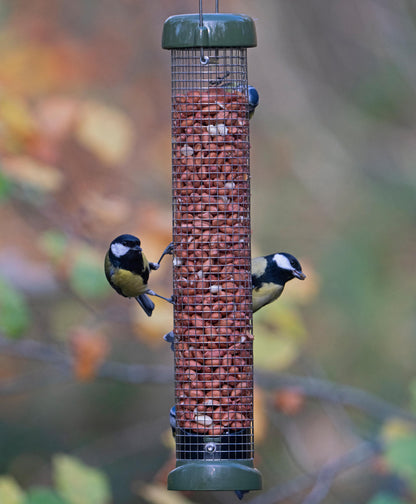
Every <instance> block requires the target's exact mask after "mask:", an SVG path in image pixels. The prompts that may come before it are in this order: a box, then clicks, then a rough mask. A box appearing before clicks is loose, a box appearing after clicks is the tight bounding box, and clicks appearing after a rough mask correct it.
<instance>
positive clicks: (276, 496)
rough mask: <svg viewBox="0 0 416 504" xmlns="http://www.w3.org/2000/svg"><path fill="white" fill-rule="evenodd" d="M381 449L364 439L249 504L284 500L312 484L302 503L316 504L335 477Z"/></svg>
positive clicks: (375, 442)
mask: <svg viewBox="0 0 416 504" xmlns="http://www.w3.org/2000/svg"><path fill="white" fill-rule="evenodd" d="M381 451H382V446H381V444H380V443H379V442H378V441H365V442H362V443H360V444H358V445H357V446H356V447H355V448H353V449H352V450H350V451H349V452H347V453H346V454H344V455H342V456H341V457H339V458H338V459H336V460H334V461H332V462H329V463H328V464H325V465H324V466H323V467H322V468H321V469H320V470H319V471H318V472H317V473H316V474H314V475H308V474H302V475H300V476H297V477H296V478H294V479H292V480H290V481H288V482H286V483H283V484H281V483H280V484H279V485H276V486H275V487H273V488H271V489H270V490H268V491H267V492H263V493H262V494H261V495H259V496H257V497H254V498H253V499H251V500H250V501H249V503H250V504H274V503H276V502H282V501H285V500H287V499H289V498H291V497H293V496H294V495H297V494H299V493H301V492H305V491H306V490H307V489H308V488H310V487H311V485H313V486H312V489H311V490H310V492H309V493H308V494H307V495H306V497H305V498H304V499H303V501H302V504H318V503H319V502H321V501H322V499H324V498H325V496H326V495H327V494H328V492H329V490H330V488H331V485H332V483H333V481H334V479H335V477H336V476H337V475H338V474H340V473H342V472H343V471H346V470H347V469H350V468H352V467H354V466H357V465H359V464H362V463H364V462H365V461H366V460H368V459H372V458H373V457H374V456H375V455H377V454H378V453H380V452H381ZM314 481H315V484H313V483H314Z"/></svg>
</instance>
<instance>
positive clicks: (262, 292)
mask: <svg viewBox="0 0 416 504" xmlns="http://www.w3.org/2000/svg"><path fill="white" fill-rule="evenodd" d="M282 290H283V287H282V286H281V285H276V284H274V283H267V284H263V285H262V287H261V289H258V290H257V289H253V312H255V311H257V310H258V309H260V308H261V307H262V306H264V305H266V304H269V303H271V302H272V301H274V300H275V299H277V298H278V297H279V296H280V294H281V293H282Z"/></svg>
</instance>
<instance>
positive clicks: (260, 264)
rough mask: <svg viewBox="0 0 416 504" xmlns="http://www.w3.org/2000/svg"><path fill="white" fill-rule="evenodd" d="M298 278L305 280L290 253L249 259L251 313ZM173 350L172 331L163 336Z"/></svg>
mask: <svg viewBox="0 0 416 504" xmlns="http://www.w3.org/2000/svg"><path fill="white" fill-rule="evenodd" d="M292 278H298V279H299V280H305V278H306V275H305V274H304V273H303V271H302V266H301V265H300V263H299V261H298V260H297V259H296V257H294V256H293V255H292V254H288V253H286V252H278V253H277V254H270V255H267V256H261V257H256V258H254V259H252V261H251V280H252V286H253V289H252V297H253V313H254V312H256V311H257V310H260V308H262V307H263V306H266V305H268V304H269V303H272V302H273V301H275V300H276V299H277V298H278V297H279V296H280V295H281V293H282V292H283V289H284V287H285V284H286V282H288V281H289V280H292ZM163 339H164V340H165V341H166V342H168V343H170V344H171V349H172V350H174V344H175V342H174V339H175V338H174V334H173V331H170V332H168V333H167V334H165V335H164V336H163Z"/></svg>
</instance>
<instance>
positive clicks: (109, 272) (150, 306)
mask: <svg viewBox="0 0 416 504" xmlns="http://www.w3.org/2000/svg"><path fill="white" fill-rule="evenodd" d="M140 245H141V244H140V240H139V239H138V238H136V236H133V235H130V234H123V235H120V236H117V238H115V239H114V240H113V241H112V242H111V243H110V247H109V249H108V251H107V254H106V256H105V261H104V271H105V276H106V277H107V280H108V282H109V283H110V285H111V287H113V289H115V290H116V291H117V292H118V293H119V294H121V295H122V296H124V297H134V298H135V299H136V301H137V302H138V303H139V305H140V306H141V307H142V308H143V310H144V311H145V313H146V315H148V316H149V317H150V316H151V315H152V312H153V310H154V307H155V305H154V303H153V301H152V300H151V299H150V298H149V297H148V295H150V296H157V297H160V298H162V299H165V300H166V301H168V302H169V303H171V302H172V299H167V298H165V297H163V296H160V295H159V294H156V293H155V292H154V291H152V290H151V289H149V287H148V285H147V282H148V280H149V274H150V270H157V269H159V266H160V261H161V260H162V259H163V257H164V256H165V255H166V254H172V251H173V244H172V243H170V244H169V245H168V246H167V247H166V249H165V250H164V251H163V254H162V255H161V257H160V259H159V261H158V262H157V263H152V262H149V261H148V260H147V259H146V256H145V255H144V254H143V252H142V249H141V246H140Z"/></svg>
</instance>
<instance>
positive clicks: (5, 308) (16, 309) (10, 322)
mask: <svg viewBox="0 0 416 504" xmlns="http://www.w3.org/2000/svg"><path fill="white" fill-rule="evenodd" d="M29 321H30V314H29V309H28V307H27V304H26V301H25V298H24V297H23V296H22V294H21V293H20V292H19V291H17V290H16V289H15V288H14V287H13V286H12V285H11V284H9V283H8V282H6V281H5V280H4V279H2V278H0V331H1V332H2V333H4V334H5V335H6V336H8V337H10V338H17V337H19V336H21V335H22V333H23V332H24V331H25V329H26V328H27V327H28V325H29ZM0 502H1V501H0Z"/></svg>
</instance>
